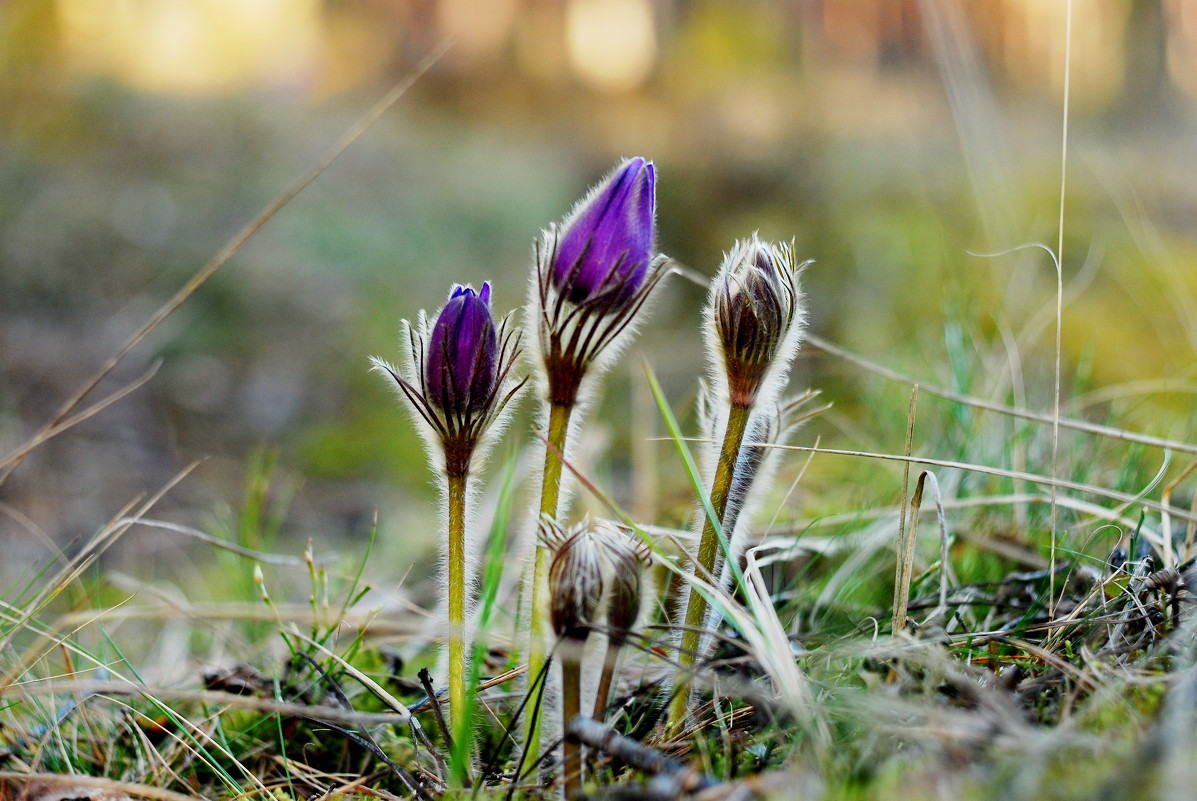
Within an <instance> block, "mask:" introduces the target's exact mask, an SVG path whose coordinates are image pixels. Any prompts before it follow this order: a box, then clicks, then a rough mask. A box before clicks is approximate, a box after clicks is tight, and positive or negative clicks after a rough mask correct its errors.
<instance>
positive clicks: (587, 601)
mask: <svg viewBox="0 0 1197 801" xmlns="http://www.w3.org/2000/svg"><path fill="white" fill-rule="evenodd" d="M540 535H541V539H542V540H543V541H544V543H545V545H546V546H547V547H548V548H549V551H550V553H551V554H552V561H551V562H550V563H549V597H550V601H549V619H550V622H551V623H552V626H553V631H554V632H555V633H556V634H557V636H558V637H562V638H568V639H572V640H585V639H586V638H587V637H588V636H589V635H590V627H591V626H592V625H593V624H594V622H595V616H596V615H597V613H598V608H599V603H600V601H601V600H602V597H603V571H602V565H601V564H600V562H599V551H598V548H597V547H596V545H595V541H594V528H593V523H591V522H590V521H589V520H587V521H585V522H583V523H580V524H578V525H577V526H575V527H574V528H572V529H570V530H569V531H568V532H566V531H564V530H563V529H562V528H561V527H560V526H558V525H557V524H556V523H552V522H549V521H547V520H545V521H543V522H542V523H541V530H540Z"/></svg>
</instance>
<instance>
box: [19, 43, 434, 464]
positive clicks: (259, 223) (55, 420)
mask: <svg viewBox="0 0 1197 801" xmlns="http://www.w3.org/2000/svg"><path fill="white" fill-rule="evenodd" d="M449 45H450V43H449V42H443V43H442V44H441V45H440V46H439V47H437V48H436V49H435V50H433V51H432V53H430V54H429V55H428V56H427V57H425V58H424V59H423V60H422V61H421V62H420V63H419V64H417V65H416V68H415V69H414V70H412V71H411V73H410V74H408V75H406V76H404V77H403V78H402V79H401V80H400V81H399V82H398V83H396V84H395V85H394V86H393V87H392V88H391V89H390V91H388V92H387V93H386V94H385V95H383V97H382V99H380V100H379V101H378V102H377V103H375V104H374V106H373V107H371V108H370V110H369V111H367V112H366V113H365V114H363V115H362V117H361V119H359V120H358V121H357V122H356V123H354V124H353V125H352V126H350V128H349V130H347V131H346V132H345V133H344V134H342V136H341V137H340V138H339V139H338V140H337V141H336V142H335V143H334V144H333V146H332V147H330V148H329V149H328V151H327V152H326V153H325V154H324V155H323V156H322V157H321V158H320V160H319V161H317V162H316V164H315V165H313V166H312V167H310V168H309V169H308V170H307V172H305V173H304V174H303V175H301V176H300V177H299V179H298V180H297V181H295V183H293V184H292V185H291V186H290V187H288V188H287V189H286V190H285V191H284V192H283V193H282V194H280V195H279V196H278V197H277V198H276V199H275V200H274V202H272V203H271V204H270V205H269V206H267V207H266V208H265V209H263V211H262V212H261V213H260V214H259V215H258V216H257V217H255V218H254V219H253V220H252V221H250V222H249V224H247V225H246V226H245V227H244V228H242V229H241V230H240V231H238V232H237V233H236V234H235V235H234V236H233V238H232V239H230V240H229V241H228V242H227V243H225V245H224V247H222V248H221V249H220V250H219V251H218V252H217V254H216V255H215V256H213V257H212V259H211V260H210V261H209V262H208V263H207V264H205V265H204V266H203V267H201V268H200V269H199V271H197V272H196V273H195V274H194V275H192V276H191V278H189V279H188V280H187V282H186V283H184V284H183V286H182V287H180V288H179V290H178V291H177V292H176V293H175V294H174V296H173V297H171V298H170V300H168V301H166V303H164V304H162V306H161V307H159V309H158V310H157V311H156V312H154V313H153V314H152V315H151V316H150V318H149V319H148V320H146V321H145V323H143V324H142V326H141V327H140V328H138V329H137V331H135V332H134V333H133V334H132V336H130V337H129V338H128V339H127V340H125V343H124V344H123V345H121V346H120V348H118V349H117V351H116V353H114V354H112V356H110V357H109V358H108V361H106V362H104V364H103V365H101V367H100V369H99V370H98V371H97V372H96V374H95V375H94V376H92V377H91V378H90V379H89V380H88V381H87V382H86V383H85V384H84V385H83V386H82V387H80V388H79V389H78V390H77V391H76V392H75V394H74V395H72V396H71V397H70V398H68V399H67V401H66V402H65V403H64V404H63V405H62V408H60V409H59V410H58V411H57V412H56V413H55V414H54V416H53V417H52V418H51V419H50V420H49V422H47V423H46V424H45V425H44V426H43V427H42V428H41V430H39V431H38V433H37V434H35V435H34V436H33V437H32V438H31V440H30V441H31V442H32V441H34V440H37V441H38V444H40V443H41V442H44V441H45V440H47V439H49V438H50V437H51V436H53V433H51V432H54V433H60V432H58V431H56V429H58V428H60V426H59V424H60V423H62V422H63V420H65V419H66V417H67V415H69V414H70V413H71V412H72V411H74V410H75V408H76V407H78V406H79V404H80V403H82V402H83V400H84V398H86V397H87V396H88V395H89V394H91V392H92V390H94V389H95V388H96V387H97V386H98V385H99V383H100V382H101V381H103V380H104V379H105V378H106V377H107V376H108V374H109V373H111V372H112V371H113V370H114V369H115V368H116V366H117V365H118V364H120V363H121V361H122V360H123V359H124V358H125V357H126V356H128V355H129V353H130V352H131V351H132V350H133V349H134V348H135V347H137V346H138V345H139V344H140V343H141V341H142V340H144V339H145V338H146V337H147V336H149V335H150V333H151V332H152V331H153V330H154V329H155V328H157V327H158V326H159V325H161V324H162V322H163V321H164V320H166V318H167V317H170V315H171V314H173V313H174V312H175V310H176V309H178V308H179V307H180V306H182V305H183V304H184V303H185V302H186V301H187V299H188V298H190V297H191V296H192V295H194V294H195V293H196V291H197V290H198V289H199V288H200V287H201V286H203V285H204V284H205V283H207V281H208V279H209V278H211V277H212V276H213V275H215V274H216V271H217V270H219V269H220V268H221V267H223V266H224V265H225V263H226V262H227V261H228V260H229V259H231V258H232V257H233V256H234V255H235V254H236V253H237V251H239V250H241V248H242V247H244V246H245V243H246V242H248V241H249V240H250V239H252V238H253V236H254V235H255V234H257V233H258V231H260V230H261V229H262V227H263V226H265V225H266V223H268V222H270V220H271V218H273V217H274V215H276V214H278V213H279V212H280V211H282V209H283V208H284V207H285V206H286V205H287V204H288V203H290V202H291V201H292V200H294V199H295V198H296V197H297V196H298V195H299V193H300V192H302V191H303V190H304V189H306V188H307V187H308V186H309V185H310V184H311V183H312V182H313V181H315V180H316V179H317V178H318V177H320V174H321V173H323V172H324V171H325V170H326V169H328V168H329V166H331V165H332V163H333V162H334V161H336V160H337V158H339V157H340V156H341V154H342V153H344V152H345V151H346V150H347V149H348V148H349V146H350V145H352V144H353V143H354V142H356V141H357V139H358V138H359V137H360V136H361V135H362V134H364V133H365V132H366V131H367V130H368V129H369V128H370V126H372V125H373V124H374V123H376V122H377V121H378V120H379V119H380V118H381V117H382V115H383V114H385V113H386V111H387V109H389V108H390V107H391V106H393V105H394V104H395V103H396V102H397V101H398V100H399V98H401V97H402V96H403V95H404V94H406V93H407V90H408V89H410V88H411V87H412V86H413V85H414V84H415V82H416V81H417V80H419V79H420V78H421V77H422V76H423V75H424V73H426V72H427V71H428V70H429V69H430V68H431V67H432V65H433V64H435V63H436V62H437V61H438V60H439V59H440V57H441V56H443V55H444V54H445V52H446V51H447V50H448V49H449ZM33 447H36V445H34V446H33ZM32 449H33V448H26V447H24V446H22V448H18V449H17V451H16V452H15V457H14V458H10V459H6V460H5V462H4V464H3V468H2V472H0V484H2V483H4V480H5V479H7V478H8V476H9V475H10V474H11V473H12V471H13V470H14V469H15V468H16V467H17V465H19V464H20V463H21V460H23V459H24V458H25V456H27V455H28V453H29V451H31V450H32Z"/></svg>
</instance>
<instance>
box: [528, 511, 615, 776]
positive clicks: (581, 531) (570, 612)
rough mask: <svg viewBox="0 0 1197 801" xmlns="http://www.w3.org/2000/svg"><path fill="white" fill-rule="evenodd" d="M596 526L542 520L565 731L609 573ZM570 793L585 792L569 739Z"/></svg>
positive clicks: (574, 712) (578, 757) (576, 708)
mask: <svg viewBox="0 0 1197 801" xmlns="http://www.w3.org/2000/svg"><path fill="white" fill-rule="evenodd" d="M596 536H597V535H596V532H595V526H594V523H593V522H592V521H590V520H586V521H584V522H582V523H580V524H578V525H577V526H575V527H574V528H572V529H570V530H569V531H568V532H567V531H565V530H564V529H562V528H561V527H560V526H558V525H557V524H556V523H555V522H553V521H551V520H548V519H542V520H541V527H540V537H541V540H542V541H543V542H544V545H545V547H546V548H547V549H548V552H549V553H550V554H551V556H552V561H551V562H550V563H549V581H548V585H549V595H550V597H551V598H552V602H551V603H550V606H549V618H550V620H551V622H552V626H553V631H554V633H556V635H557V639H558V645H559V649H560V654H561V713H562V721H561V722H562V724H563V725H562V730H563V731H564V730H567V729H568V728H569V722H570V721H571V720H573V719H574V718H575V717H577V716H578V715H580V714H581V713H582V704H581V696H582V686H581V685H582V653H583V650H584V647H585V643H586V639H587V638H588V637H589V636H590V629H591V627H592V626H593V625H594V623H595V619H596V617H597V615H598V610H599V604H600V603H601V602H602V599H603V569H602V564H601V562H600V558H601V557H600V555H599V547H598V544H597V542H596ZM562 751H563V756H564V781H565V795H566V797H567V798H576V797H577V796H579V795H580V794H581V792H582V753H581V750H580V748H579V746H578V744H577V743H576V742H573V741H571V740H570V739H569V738H566V740H565V742H564V745H563V748H562Z"/></svg>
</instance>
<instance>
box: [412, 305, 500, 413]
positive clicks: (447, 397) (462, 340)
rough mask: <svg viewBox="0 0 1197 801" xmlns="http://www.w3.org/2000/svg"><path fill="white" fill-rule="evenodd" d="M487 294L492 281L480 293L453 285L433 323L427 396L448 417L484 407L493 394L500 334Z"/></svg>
mask: <svg viewBox="0 0 1197 801" xmlns="http://www.w3.org/2000/svg"><path fill="white" fill-rule="evenodd" d="M489 299H490V285H489V284H483V287H482V294H481V295H479V294H476V293H475V292H474V290H473V289H472V288H470V287H460V286H458V287H455V288H454V290H453V293H452V294H451V295H450V297H449V301H448V303H446V304H445V307H444V308H443V309H441V311H440V314H439V315H437V319H436V324H435V325H434V326H433V328H432V336H431V337H430V342H429V343H428V361H427V364H426V375H425V378H426V379H427V382H428V394H429V395H430V396H431V397H430V398H429V400H430V401H432V402H433V403H435V404H436V405H437V406H439V407H440V409H441V410H442V411H443V412H444V413H445V415H446V416H447V417H449V418H453V419H458V418H464V417H466V416H468V415H469V414H473V413H477V412H480V411H482V410H483V409H485V407H486V404H487V403H488V402H489V401H490V400H491V398H492V396H493V394H494V386H495V380H496V373H495V363H496V359H497V353H496V350H497V337H496V334H495V323H494V319H493V318H492V317H491V313H490V306H489V305H488V302H487V301H488V300H489Z"/></svg>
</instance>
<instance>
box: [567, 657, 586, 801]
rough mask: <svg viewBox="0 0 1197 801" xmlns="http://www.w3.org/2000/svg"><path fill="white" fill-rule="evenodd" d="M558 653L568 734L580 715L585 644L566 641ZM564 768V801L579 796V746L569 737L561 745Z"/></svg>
mask: <svg viewBox="0 0 1197 801" xmlns="http://www.w3.org/2000/svg"><path fill="white" fill-rule="evenodd" d="M563 644H564V646H565V647H564V648H563V649H562V653H561V721H562V724H563V725H562V728H563V729H564V730H565V731H569V724H570V721H572V720H573V719H574V718H576V717H578V716H579V715H581V714H582V658H581V657H582V647H583V646H584V645H585V640H573V639H567V640H566V641H565V642H564V643H563ZM561 749H562V754H563V757H564V760H563V762H564V764H563V770H562V778H563V780H564V783H565V797H566V798H577V797H579V796H580V795H582V746H581V745H580V744H579V743H578V741H577V740H575V739H574V738H572V737H568V736H567V737H566V738H565V741H564V742H563V743H562V745H561Z"/></svg>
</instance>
